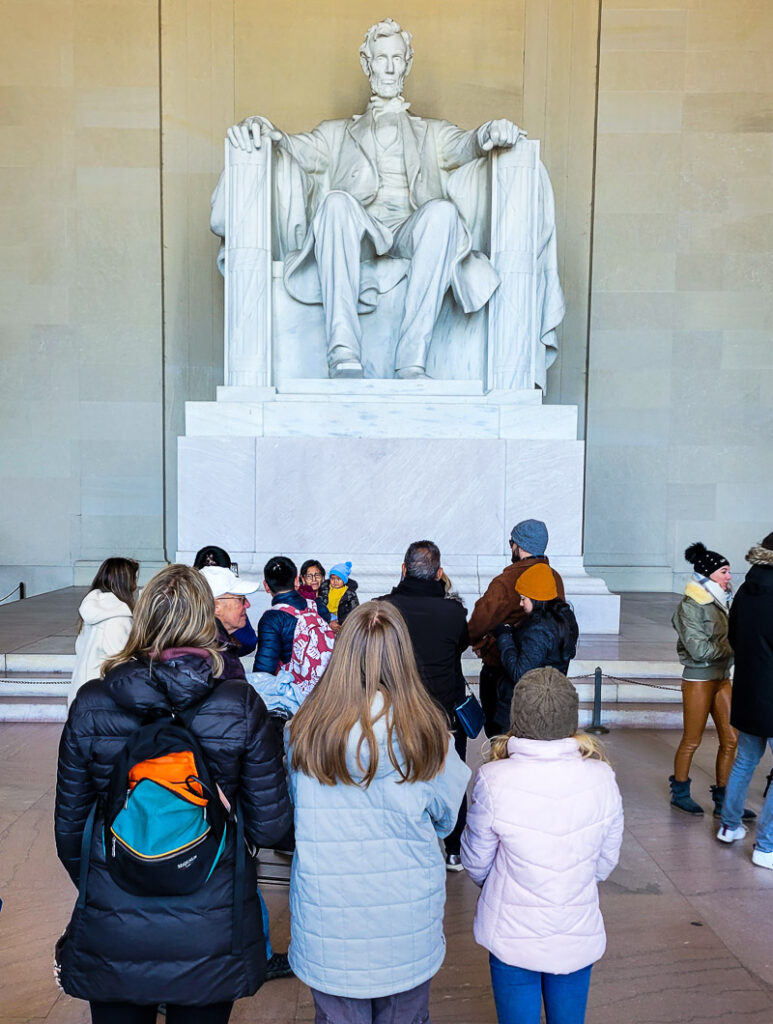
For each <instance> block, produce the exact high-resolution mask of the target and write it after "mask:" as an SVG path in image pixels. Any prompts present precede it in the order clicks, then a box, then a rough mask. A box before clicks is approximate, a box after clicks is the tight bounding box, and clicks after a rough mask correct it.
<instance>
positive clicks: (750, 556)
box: [746, 544, 773, 569]
mask: <svg viewBox="0 0 773 1024" xmlns="http://www.w3.org/2000/svg"><path fill="white" fill-rule="evenodd" d="M746 561H747V562H750V563H751V564H752V565H763V566H766V567H769V568H771V569H773V551H771V550H770V548H763V547H762V545H760V544H758V545H757V546H756V547H753V548H750V549H749V551H748V552H747V554H746Z"/></svg>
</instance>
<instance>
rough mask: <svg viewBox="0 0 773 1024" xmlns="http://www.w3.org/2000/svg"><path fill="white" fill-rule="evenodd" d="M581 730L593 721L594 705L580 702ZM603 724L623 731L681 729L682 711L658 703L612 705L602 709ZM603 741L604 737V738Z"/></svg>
mask: <svg viewBox="0 0 773 1024" xmlns="http://www.w3.org/2000/svg"><path fill="white" fill-rule="evenodd" d="M579 721H580V728H581V729H587V728H588V726H589V725H590V724H591V722H592V721H593V704H592V703H591V702H587V701H585V702H583V701H581V702H580V716H579ZM601 724H602V725H603V726H605V727H606V728H607V729H612V728H614V727H619V728H623V729H681V728H682V709H681V706H680V707H679V708H671V707H667V706H666V707H664V706H663V705H662V704H658V703H651V702H650V703H647V702H641V703H628V702H620V703H610V704H605V705H604V706H603V707H602V709H601ZM706 728H707V729H713V728H714V723H713V722H711V721H710V722H709V723H708V725H707V726H706ZM602 741H603V737H602Z"/></svg>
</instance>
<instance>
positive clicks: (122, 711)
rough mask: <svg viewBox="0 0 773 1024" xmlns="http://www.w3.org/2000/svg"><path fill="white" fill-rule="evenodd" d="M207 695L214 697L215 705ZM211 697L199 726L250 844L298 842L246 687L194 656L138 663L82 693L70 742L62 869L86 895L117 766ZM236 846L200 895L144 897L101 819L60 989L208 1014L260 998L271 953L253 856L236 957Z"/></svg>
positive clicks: (275, 755)
mask: <svg viewBox="0 0 773 1024" xmlns="http://www.w3.org/2000/svg"><path fill="white" fill-rule="evenodd" d="M207 694H209V696H208V697H207ZM204 697H206V698H207V699H206V700H205V702H204V703H203V704H202V706H201V709H200V710H199V711H198V713H197V714H196V716H195V718H194V720H193V723H192V725H191V729H192V731H193V732H194V733H195V735H196V736H197V737H198V739H199V740H200V742H201V745H202V747H203V749H204V752H205V755H206V757H207V760H208V762H209V767H210V770H211V772H212V774H213V776H214V778H215V780H216V781H217V782H218V784H219V785H220V787H221V788H222V790H223V792H224V793H225V795H226V797H227V798H228V799H229V800H230V801H231V802H233V801H234V800H235V798H237V797H238V799H239V805H240V807H241V813H242V816H243V820H244V830H245V834H246V836H247V837H248V838H249V839H250V840H251V841H252V842H253V843H255V844H256V845H258V846H270V845H271V844H272V843H275V842H277V841H278V840H279V839H281V838H282V836H284V834H285V833H286V832H287V830H288V828H289V826H290V823H291V820H292V819H291V808H290V802H289V798H288V794H287V788H286V785H285V776H284V770H283V767H282V760H281V755H280V751H279V747H278V741H277V738H276V733H275V732H274V730H273V729H272V728H271V727H270V725H269V723H268V714H267V712H266V707H265V705H264V703H263V701H262V700H261V699H260V697H258V696H257V694H256V693H255V691H254V690H253V689H252V688H251V687H250V686H248V685H247V683H246V682H244V681H234V680H213V679H212V677H211V675H210V670H209V662H208V661H207V660H206V659H205V658H204V657H202V656H200V655H198V654H195V653H189V654H181V655H179V656H176V657H174V658H173V659H172V660H171V661H168V662H166V663H160V662H159V663H156V662H154V663H153V665H152V667H150V666H149V665H148V664H147V663H146V662H143V661H133V662H130V663H128V664H126V665H120V666H118V667H117V668H115V669H113V670H112V671H111V672H108V674H107V676H106V677H105V678H104V679H103V680H102V679H98V680H92V681H91V682H89V683H87V684H86V685H85V686H83V687H82V688H81V689H80V690H79V691H78V695H77V698H76V700H75V702H74V703H73V705H72V707H71V708H70V714H69V717H68V719H67V723H66V724H65V727H64V731H63V733H62V738H61V741H60V744H59V766H58V772H57V786H56V807H55V813H54V829H55V835H56V850H57V853H58V855H59V859H60V860H61V861H62V863H63V864H64V866H65V868H66V869H67V872H68V874H69V875H70V878H71V879H72V881H73V882H74V883H75V884H76V885H77V884H78V876H79V866H80V844H81V837H82V835H83V831H84V825H85V822H86V818H87V816H88V814H89V810H90V808H91V806H92V804H93V803H94V801H95V799H97V798H98V797H100V796H102V795H104V794H105V793H106V791H107V789H108V785H109V781H110V774H111V768H112V765H113V762H114V761H115V759H116V758H117V757H118V754H119V753H120V751H121V750H122V748H123V746H124V744H125V742H126V740H127V738H128V737H129V735H130V734H131V733H132V732H133V731H134V730H135V729H137V728H138V727H139V725H140V724H141V720H142V718H143V716H144V715H145V714H146V712H147V711H148V710H149V709H150V708H153V707H159V706H160V707H169V708H179V709H184V708H186V707H189V706H190V705H192V704H195V703H197V702H198V701H200V700H201V699H202V698H204ZM234 854H235V836H234V832H233V830H231V832H230V840H229V841H228V842H227V844H226V849H225V851H224V853H223V856H222V857H221V859H220V860H219V861H218V863H217V866H216V867H215V870H214V872H213V873H212V877H211V878H210V879H209V880H208V881H207V883H206V884H205V885H204V886H202V888H201V889H199V890H198V891H197V892H195V893H193V894H192V895H189V896H178V897H165V898H160V897H159V898H155V897H139V896H133V895H131V894H130V893H128V892H125V891H124V890H123V889H121V888H119V887H118V886H117V885H116V884H115V883H114V882H113V881H112V879H111V877H110V875H109V874H108V871H107V868H106V866H105V856H104V848H103V828H102V820H101V817H100V814H99V812H98V813H97V819H96V823H95V827H94V836H93V841H92V845H91V862H90V864H91V866H90V871H89V877H88V886H87V899H86V906H85V908H83V909H82V910H81V909H79V908H78V907H76V908H75V910H74V912H73V916H72V919H71V921H70V926H69V932H68V935H67V938H66V940H65V942H64V947H63V950H62V954H61V968H62V969H61V983H62V986H63V988H64V990H65V992H67V993H68V994H70V995H72V996H76V997H77V998H79V999H90V1000H100V1001H107V1002H113V1001H115V1002H129V1003H137V1004H142V1003H145V1004H150V1003H160V1002H169V1003H180V1004H191V1005H206V1004H208V1003H215V1002H225V1001H230V1000H233V999H238V998H241V997H243V996H250V995H252V994H254V992H255V991H256V990H257V989H258V987H259V986H260V984H261V982H262V981H263V977H264V974H265V964H266V943H265V938H264V936H263V926H262V921H261V912H260V906H259V904H258V899H257V894H256V876H255V868H254V863H253V861H252V859H251V858H249V857H247V860H246V871H245V882H244V892H243V893H242V894H240V897H239V898H240V899H242V900H243V903H244V926H243V933H242V938H243V947H242V953H241V954H240V955H239V956H234V955H232V953H231V943H232V931H233V902H234Z"/></svg>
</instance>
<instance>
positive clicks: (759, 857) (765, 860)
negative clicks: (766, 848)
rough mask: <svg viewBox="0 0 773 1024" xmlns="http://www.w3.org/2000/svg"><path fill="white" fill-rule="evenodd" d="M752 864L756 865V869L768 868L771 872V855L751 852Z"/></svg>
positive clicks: (772, 859)
mask: <svg viewBox="0 0 773 1024" xmlns="http://www.w3.org/2000/svg"><path fill="white" fill-rule="evenodd" d="M752 864H756V865H757V867H758V868H770V869H771V870H773V853H763V852H762V850H753V851H752Z"/></svg>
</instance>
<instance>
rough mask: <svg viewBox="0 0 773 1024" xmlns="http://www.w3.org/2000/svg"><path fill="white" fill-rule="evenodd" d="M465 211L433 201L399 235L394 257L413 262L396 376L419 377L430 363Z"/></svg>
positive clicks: (402, 227) (409, 273) (410, 219)
mask: <svg viewBox="0 0 773 1024" xmlns="http://www.w3.org/2000/svg"><path fill="white" fill-rule="evenodd" d="M462 231H463V228H462V221H461V218H460V216H459V211H458V210H457V209H456V207H455V206H454V204H453V203H452V202H450V201H449V200H447V199H433V200H431V201H430V202H428V203H425V205H424V206H422V207H420V208H419V209H418V210H416V212H415V213H413V214H412V215H411V216H410V217H409V218H408V220H406V221H405V222H404V223H403V224H401V225H400V227H399V228H398V229H397V231H396V232H395V240H394V244H393V246H392V248H391V250H390V255H392V256H402V257H406V258H408V259H410V261H411V269H410V270H409V272H408V291H407V294H406V296H405V312H404V313H403V319H402V322H401V324H400V336H399V340H398V342H397V350H396V352H395V373H396V374H397V375H400V376H408V375H414V376H415V375H416V373H415V371H416V370H421V371H423V370H424V368H425V367H426V365H427V353H428V352H429V344H430V341H431V339H432V330H433V328H434V326H435V322H436V321H437V318H438V314H439V313H440V305H441V303H442V302H443V296H444V295H445V293H446V292H447V291H448V287H449V285H450V284H451V271H452V270H453V265H454V259H455V257H456V250H457V246H458V244H459V238H460V235H461V233H462Z"/></svg>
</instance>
